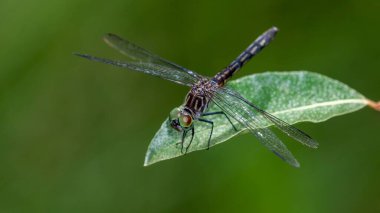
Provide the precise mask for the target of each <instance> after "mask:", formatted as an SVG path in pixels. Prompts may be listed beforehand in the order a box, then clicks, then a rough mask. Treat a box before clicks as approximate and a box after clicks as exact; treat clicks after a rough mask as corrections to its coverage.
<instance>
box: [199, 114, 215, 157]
mask: <svg viewBox="0 0 380 213" xmlns="http://www.w3.org/2000/svg"><path fill="white" fill-rule="evenodd" d="M198 120H199V121H202V122H205V123H209V124H211V132H210V137H209V138H208V142H207V150H209V149H210V142H211V136H212V132H213V131H214V122H212V121H209V120H206V119H202V118H198Z"/></svg>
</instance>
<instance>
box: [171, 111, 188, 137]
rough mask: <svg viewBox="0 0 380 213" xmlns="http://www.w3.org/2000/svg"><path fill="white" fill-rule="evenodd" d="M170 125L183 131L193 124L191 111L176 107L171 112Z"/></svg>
mask: <svg viewBox="0 0 380 213" xmlns="http://www.w3.org/2000/svg"><path fill="white" fill-rule="evenodd" d="M169 121H170V126H171V127H172V128H174V129H175V130H177V131H179V132H181V131H183V130H186V129H188V128H191V127H192V125H193V117H192V115H191V113H190V112H188V111H187V110H184V109H183V108H179V107H176V108H174V109H173V110H172V111H171V112H170V114H169Z"/></svg>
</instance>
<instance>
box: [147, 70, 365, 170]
mask: <svg viewBox="0 0 380 213" xmlns="http://www.w3.org/2000/svg"><path fill="white" fill-rule="evenodd" d="M228 86H229V87H230V88H232V89H234V90H235V91H237V92H239V93H240V94H241V95H242V96H243V97H245V98H246V99H248V100H249V101H251V102H252V103H254V104H255V105H257V106H258V107H260V108H261V109H263V110H265V111H267V112H269V113H271V114H273V115H274V116H276V117H278V118H280V119H282V120H284V121H286V122H287V123H290V124H295V123H298V122H303V121H309V122H322V121H325V120H327V119H329V118H331V117H334V116H338V115H342V114H346V113H350V112H353V111H356V110H359V109H361V108H363V107H364V106H366V105H367V104H368V100H367V99H366V98H365V97H364V96H363V95H361V94H360V93H358V92H357V91H355V90H354V89H352V88H350V87H348V86H347V85H345V84H343V83H341V82H339V81H337V80H334V79H331V78H329V77H326V76H323V75H320V74H317V73H311V72H307V71H297V72H267V73H260V74H254V75H250V76H246V77H243V78H240V79H237V80H233V81H230V82H229V83H228ZM208 111H210V112H213V111H220V109H218V108H217V106H214V105H211V106H210V108H209V109H208ZM168 113H169V112H168ZM208 118H209V119H210V120H212V121H213V122H214V125H215V126H214V133H213V135H212V140H211V146H214V145H216V144H219V143H222V142H224V141H227V140H228V139H230V138H232V137H233V136H235V135H238V134H241V133H246V132H248V131H246V130H245V129H242V130H240V131H239V132H236V131H235V130H234V129H233V128H232V126H231V124H230V123H229V122H228V120H227V119H226V118H225V117H224V116H221V115H215V116H210V117H208ZM232 120H233V119H232ZM195 122H196V123H195V124H194V125H195V136H194V140H193V142H192V144H191V146H190V148H189V150H188V152H187V153H190V152H192V151H196V150H203V149H205V148H207V141H208V137H209V134H210V126H209V125H207V124H204V123H203V122H197V121H195ZM234 125H237V126H239V124H237V123H236V122H234ZM262 125H264V126H265V125H266V124H262ZM238 129H241V128H238ZM181 136H182V133H181V132H177V131H176V130H174V129H173V128H171V127H170V125H169V122H168V120H165V121H164V123H163V124H162V125H161V128H160V129H159V130H158V132H157V133H156V135H155V136H154V138H153V140H152V142H151V143H150V145H149V147H148V151H147V153H146V156H145V163H144V165H145V166H148V165H151V164H153V163H156V162H158V161H162V160H166V159H170V158H174V157H177V156H181V155H182V154H181V149H180V146H179V145H176V144H177V143H180V142H181ZM190 137H191V134H190V133H189V134H188V135H187V137H186V140H185V141H186V142H185V146H186V145H187V143H188V142H189V141H190ZM252 140H255V139H254V138H252ZM293 165H294V166H298V162H294V163H293Z"/></svg>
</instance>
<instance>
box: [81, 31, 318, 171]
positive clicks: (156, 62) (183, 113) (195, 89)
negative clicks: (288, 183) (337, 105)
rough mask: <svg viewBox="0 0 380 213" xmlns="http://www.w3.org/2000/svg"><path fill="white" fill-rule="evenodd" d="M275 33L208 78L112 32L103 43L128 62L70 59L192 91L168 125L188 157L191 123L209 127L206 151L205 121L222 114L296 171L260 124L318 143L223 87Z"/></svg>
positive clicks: (290, 157)
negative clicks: (212, 106) (143, 75)
mask: <svg viewBox="0 0 380 213" xmlns="http://www.w3.org/2000/svg"><path fill="white" fill-rule="evenodd" d="M277 32H278V28H277V27H271V28H269V29H268V30H267V31H265V32H264V33H263V34H261V35H260V36H259V37H258V38H257V39H255V40H254V41H253V42H252V43H251V44H250V45H249V46H248V47H247V48H246V49H245V50H244V51H243V52H242V53H241V54H240V55H239V56H238V57H237V58H236V59H235V60H233V61H232V62H231V63H230V64H229V65H228V66H227V67H225V68H224V69H222V70H221V71H220V72H218V73H217V74H216V75H215V76H213V77H212V78H209V77H205V76H203V75H200V74H198V73H196V72H194V71H191V70H189V69H186V68H184V67H182V66H179V65H177V64H175V63H173V62H171V61H168V60H166V59H164V58H161V57H159V56H157V55H155V54H153V53H151V52H149V51H148V50H145V49H144V48H142V47H140V46H138V45H136V44H134V43H132V42H130V41H128V40H125V39H123V38H121V37H119V36H117V35H115V34H110V33H109V34H106V35H105V36H104V37H103V40H104V41H105V42H106V43H107V44H108V45H109V46H110V47H112V48H114V49H116V50H117V51H119V52H120V53H121V54H123V55H125V56H127V57H128V59H129V60H128V61H118V60H110V59H106V58H100V57H95V56H92V55H88V54H81V53H74V54H75V55H77V56H80V57H83V58H85V59H88V60H91V61H96V62H101V63H105V64H110V65H114V66H117V67H121V68H126V69H129V70H132V71H137V72H142V73H146V74H149V75H153V76H157V77H159V78H162V79H165V80H169V81H172V82H174V83H177V84H180V85H185V86H188V87H190V91H189V92H188V93H187V95H186V98H185V101H184V103H183V104H182V105H181V106H179V107H175V108H174V109H173V110H172V111H171V112H170V113H169V118H168V122H169V123H170V126H171V127H172V128H174V129H175V130H177V131H178V132H180V133H182V137H181V138H182V140H181V142H180V145H181V153H182V154H186V152H187V151H188V149H189V147H190V145H191V142H192V141H193V138H194V134H195V130H196V125H195V123H197V122H195V121H198V122H203V123H205V124H207V125H209V126H210V133H209V136H208V142H207V147H206V149H209V148H210V142H211V139H212V135H213V130H214V122H213V121H212V120H210V119H208V118H209V117H208V116H210V115H220V116H224V117H225V119H227V120H228V122H229V123H230V124H231V125H232V127H233V129H234V130H235V131H237V128H236V126H235V125H234V124H233V122H232V120H234V121H235V123H237V124H239V125H240V126H241V127H242V128H245V129H248V130H249V132H250V133H252V134H253V135H254V136H256V138H257V139H258V141H260V142H261V143H262V144H263V145H264V146H265V147H267V148H268V149H269V150H271V151H272V152H273V153H275V154H276V155H277V156H278V157H280V158H281V159H282V160H284V161H285V162H287V163H289V164H291V165H293V166H296V167H298V166H299V165H298V162H297V160H295V158H294V157H293V155H292V154H291V152H290V151H289V150H288V149H287V147H286V146H285V144H284V143H283V142H282V141H281V140H280V139H279V138H278V137H277V136H276V135H275V134H274V133H273V132H272V130H270V129H269V127H268V126H267V127H262V123H268V124H270V125H274V126H275V127H277V128H278V129H280V130H281V131H282V132H284V133H285V134H287V135H288V136H290V137H292V138H293V139H295V140H297V141H298V142H300V143H301V144H304V145H306V146H308V147H311V148H317V147H318V143H317V142H316V141H315V140H313V139H312V138H311V137H310V136H309V135H308V134H306V133H305V132H303V131H302V130H300V129H298V128H296V127H294V126H293V125H290V124H288V123H287V122H285V121H283V120H281V119H279V118H277V117H275V116H273V115H271V114H270V113H268V112H266V111H264V110H262V109H261V108H259V107H258V106H256V105H255V104H253V103H252V102H251V101H249V100H247V99H246V98H244V97H243V96H242V95H240V94H239V93H238V92H236V91H234V90H232V89H230V88H229V87H226V83H227V81H228V80H230V79H231V77H232V75H233V74H234V73H236V72H237V71H238V70H239V69H240V68H242V67H243V66H244V65H245V64H246V63H247V62H248V61H249V60H250V59H251V58H252V57H253V56H255V55H257V54H258V53H259V52H260V51H261V50H262V49H263V48H264V47H266V46H267V45H268V44H269V43H270V42H271V41H272V40H273V38H274V37H275V35H276V34H277ZM210 104H215V105H216V106H217V107H218V108H219V109H220V111H215V112H208V110H207V109H208V108H209V105H210ZM189 133H191V138H190V142H189V143H187V145H186V147H184V144H185V140H186V138H187V137H186V136H187V135H188V134H189Z"/></svg>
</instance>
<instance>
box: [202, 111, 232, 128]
mask: <svg viewBox="0 0 380 213" xmlns="http://www.w3.org/2000/svg"><path fill="white" fill-rule="evenodd" d="M221 114H222V115H224V116H226V118H227V120H228V122H230V124H231V126H232V127H233V128H234V130H235V131H237V129H236V127H235V125H234V124H233V123H232V121H231V119H230V118H229V117H228V116H227V115H226V113H225V112H223V111H219V112H205V113H203V114H202V116H208V115H221Z"/></svg>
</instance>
